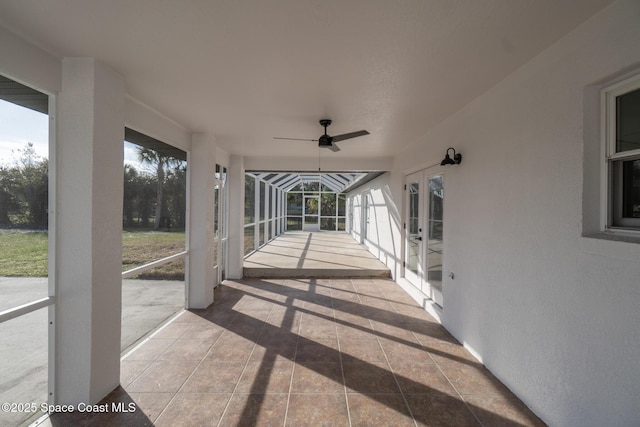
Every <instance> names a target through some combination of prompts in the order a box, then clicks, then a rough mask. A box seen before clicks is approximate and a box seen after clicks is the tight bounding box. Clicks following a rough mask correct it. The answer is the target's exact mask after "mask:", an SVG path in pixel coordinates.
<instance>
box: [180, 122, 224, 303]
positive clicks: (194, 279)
mask: <svg viewBox="0 0 640 427" xmlns="http://www.w3.org/2000/svg"><path fill="white" fill-rule="evenodd" d="M215 152H216V141H215V138H213V137H211V136H207V135H202V134H196V135H193V136H192V138H191V153H190V155H189V164H188V170H189V256H188V262H187V270H188V275H187V277H188V283H187V308H207V307H208V306H209V305H211V304H212V303H213V288H214V287H215V285H216V280H217V278H216V275H215V274H214V269H213V266H214V265H215V261H214V259H213V254H214V246H215V235H214V229H213V228H214V224H213V222H214V215H213V214H214V212H213V209H214V199H215V167H216V158H215Z"/></svg>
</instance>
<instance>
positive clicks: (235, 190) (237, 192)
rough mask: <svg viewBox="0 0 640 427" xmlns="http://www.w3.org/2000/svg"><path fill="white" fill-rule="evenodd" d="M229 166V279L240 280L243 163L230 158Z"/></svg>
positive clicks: (242, 233) (237, 159) (242, 241)
mask: <svg viewBox="0 0 640 427" xmlns="http://www.w3.org/2000/svg"><path fill="white" fill-rule="evenodd" d="M230 160H231V162H230V165H229V264H228V267H229V272H228V277H229V278H230V279H241V278H242V275H243V272H242V262H243V259H244V161H243V158H242V157H241V156H235V155H234V156H231V159H230Z"/></svg>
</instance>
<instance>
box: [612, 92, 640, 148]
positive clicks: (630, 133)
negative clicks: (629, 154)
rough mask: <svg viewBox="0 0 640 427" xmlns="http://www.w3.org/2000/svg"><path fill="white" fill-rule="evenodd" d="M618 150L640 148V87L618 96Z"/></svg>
mask: <svg viewBox="0 0 640 427" xmlns="http://www.w3.org/2000/svg"><path fill="white" fill-rule="evenodd" d="M616 104H617V105H616V106H617V111H616V121H617V123H616V152H618V153H619V152H621V151H630V150H638V149H640V89H636V90H634V91H633V92H629V93H626V94H624V95H621V96H618V97H617V98H616Z"/></svg>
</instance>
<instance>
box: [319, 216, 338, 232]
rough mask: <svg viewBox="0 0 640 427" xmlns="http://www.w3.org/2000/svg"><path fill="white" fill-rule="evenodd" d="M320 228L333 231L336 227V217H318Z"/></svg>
mask: <svg viewBox="0 0 640 427" xmlns="http://www.w3.org/2000/svg"><path fill="white" fill-rule="evenodd" d="M320 229H321V230H328V231H335V229H336V219H335V217H333V218H325V217H322V218H320Z"/></svg>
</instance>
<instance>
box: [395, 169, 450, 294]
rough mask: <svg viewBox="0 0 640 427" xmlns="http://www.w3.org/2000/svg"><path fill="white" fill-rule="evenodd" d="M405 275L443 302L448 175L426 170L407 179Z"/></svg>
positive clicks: (423, 290)
mask: <svg viewBox="0 0 640 427" xmlns="http://www.w3.org/2000/svg"><path fill="white" fill-rule="evenodd" d="M406 201H407V204H406V215H405V239H406V250H405V260H404V264H405V278H406V279H407V280H408V281H409V282H411V284H413V286H415V287H416V288H418V289H419V290H420V291H421V292H422V293H424V294H425V295H426V296H427V297H429V298H431V300H433V301H434V302H435V303H436V304H438V305H439V306H440V307H442V305H443V302H444V301H443V289H442V271H443V269H442V266H443V259H444V245H443V243H444V234H443V231H444V215H443V207H444V177H443V175H442V174H438V175H432V176H428V175H427V174H426V173H425V171H421V172H416V173H414V174H411V175H408V176H407V180H406Z"/></svg>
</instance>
